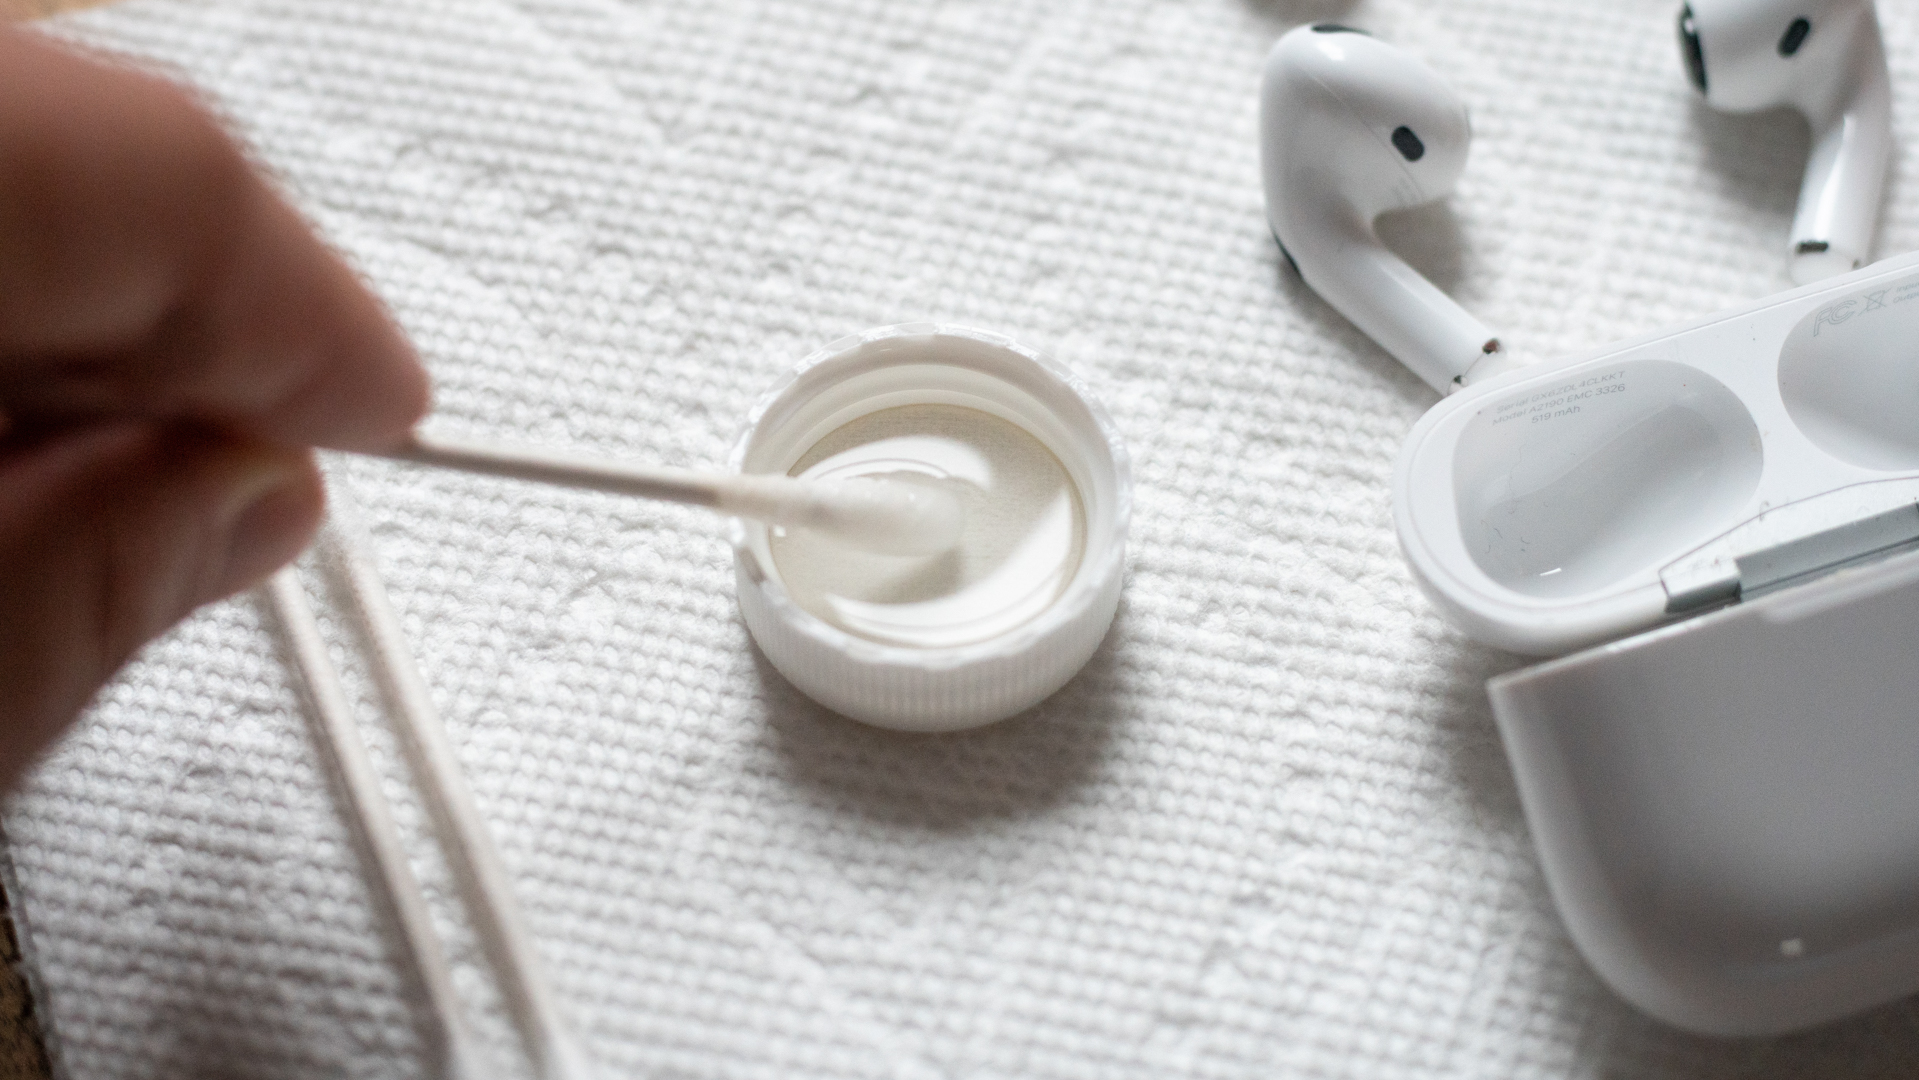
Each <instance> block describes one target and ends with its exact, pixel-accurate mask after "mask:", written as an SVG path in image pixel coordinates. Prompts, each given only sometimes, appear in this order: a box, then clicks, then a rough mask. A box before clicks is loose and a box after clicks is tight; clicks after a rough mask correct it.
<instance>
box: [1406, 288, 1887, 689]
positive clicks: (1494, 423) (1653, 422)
mask: <svg viewBox="0 0 1919 1080" xmlns="http://www.w3.org/2000/svg"><path fill="white" fill-rule="evenodd" d="M1916 271H1919V255H1909V256H1904V257H1901V258H1898V259H1894V260H1888V261H1887V262H1884V263H1880V264H1878V265H1875V266H1872V267H1869V268H1867V269H1865V270H1860V271H1856V272H1854V273H1852V274H1849V275H1847V276H1845V277H1842V278H1836V279H1832V280H1830V281H1828V282H1824V283H1821V284H1819V285H1815V286H1807V287H1804V288H1800V289H1797V290H1795V291H1792V292H1789V293H1784V294H1781V295H1779V296H1775V297H1770V298H1768V299H1766V300H1763V301H1760V302H1758V303H1756V304H1754V305H1752V306H1750V307H1748V308H1745V309H1743V310H1739V311H1735V312H1731V313H1727V314H1722V315H1717V316H1713V317H1710V318H1706V319H1702V320H1700V321H1698V322H1696V323H1693V324H1690V325H1687V326H1683V327H1680V328H1678V329H1675V330H1669V331H1664V332H1660V333H1656V334H1652V335H1648V336H1646V337H1644V338H1640V339H1637V340H1635V341H1630V342H1626V343H1624V344H1620V345H1615V346H1611V347H1608V348H1606V349H1603V350H1600V351H1598V352H1596V353H1593V354H1591V355H1588V356H1585V357H1579V358H1574V359H1571V360H1567V361H1562V362H1557V363H1551V364H1545V365H1538V366H1535V367H1532V368H1528V369H1525V370H1523V371H1519V372H1514V373H1510V374H1507V375H1504V376H1500V377H1498V378H1494V379H1491V380H1488V381H1486V382H1483V383H1480V384H1477V385H1474V386H1471V387H1468V388H1467V389H1465V390H1462V391H1461V392H1459V393H1457V394H1454V395H1452V396H1451V397H1449V398H1447V399H1446V400H1444V401H1442V402H1440V404H1439V405H1438V406H1436V407H1435V408H1434V409H1432V410H1431V411H1430V412H1428V413H1427V414H1426V416H1425V417H1424V418H1422V419H1421V420H1420V422H1419V423H1418V424H1417V425H1416V426H1415V427H1414V429H1413V432H1412V434H1411V435H1410V436H1409V437H1408V439H1407V441H1406V445H1405V447H1404V449H1403V450H1402V451H1401V454H1400V459H1399V463H1398V467H1397V470H1396V472H1395V476H1394V481H1393V499H1394V507H1395V519H1396V523H1397V526H1398V530H1399V537H1400V543H1401V545H1402V546H1403V548H1404V549H1405V552H1406V556H1407V559H1408V561H1409V562H1410V563H1411V565H1412V568H1413V570H1414V573H1415V575H1416V577H1417V578H1418V580H1419V582H1420V584H1421V585H1422V586H1423V587H1424V588H1425V590H1426V592H1427V593H1428V595H1430V596H1431V597H1432V599H1433V601H1434V603H1435V604H1436V605H1437V606H1438V607H1439V608H1440V610H1441V611H1442V612H1444V613H1445V614H1446V615H1447V617H1448V618H1450V619H1451V620H1452V621H1453V622H1454V623H1456V624H1457V625H1458V626H1460V627H1461V628H1462V629H1464V630H1465V631H1466V632H1467V633H1468V634H1470V635H1472V636H1473V637H1475V638H1477V639H1478V640H1481V641H1483V642H1486V643H1488V644H1491V645H1495V646H1498V647H1500V648H1504V649H1509V650H1512V651H1515V652H1521V653H1528V654H1533V655H1556V654H1559V653H1563V652H1567V651H1569V650H1572V649H1575V648H1579V647H1581V646H1584V645H1589V644H1593V643H1596V642H1600V641H1604V640H1607V639H1609V638H1615V637H1619V636H1621V635H1625V634H1629V633H1633V632H1635V631H1638V630H1643V629H1645V628H1647V627H1650V626H1653V625H1655V624H1657V623H1659V622H1661V621H1664V620H1666V619H1669V618H1673V617H1676V613H1683V611H1684V610H1686V608H1687V597H1686V595H1683V594H1685V593H1686V592H1687V591H1688V590H1689V589H1691V588H1692V586H1691V585H1690V584H1687V583H1688V582H1692V581H1694V580H1696V579H1700V578H1701V575H1704V578H1705V579H1710V578H1711V575H1712V573H1713V569H1712V568H1713V567H1714V566H1716V565H1719V564H1721V563H1725V562H1726V561H1727V559H1725V558H1717V556H1716V555H1715V553H1716V552H1718V551H1719V550H1720V549H1719V548H1715V546H1714V545H1715V544H1716V543H1720V544H1721V546H1723V540H1724V538H1726V537H1728V536H1729V535H1733V534H1735V532H1736V531H1737V530H1740V527H1741V526H1742V525H1745V526H1747V528H1746V529H1745V530H1744V532H1745V533H1748V534H1749V533H1752V532H1753V531H1754V529H1755V528H1758V527H1759V526H1763V525H1764V524H1765V521H1766V520H1771V521H1784V520H1787V519H1789V518H1791V517H1793V516H1794V515H1793V513H1792V512H1791V511H1789V510H1788V509H1787V508H1789V507H1800V508H1808V507H1809V508H1812V509H1813V510H1816V511H1817V514H1816V515H1810V516H1817V517H1819V518H1820V519H1821V520H1824V519H1831V520H1832V523H1834V524H1843V520H1844V519H1845V518H1846V516H1847V515H1851V514H1857V515H1861V516H1865V515H1870V514H1873V513H1880V512H1884V511H1885V509H1886V508H1887V505H1891V504H1886V505H1881V504H1882V503H1885V501H1886V499H1892V500H1894V502H1897V501H1898V500H1900V499H1906V500H1908V501H1910V497H1911V496H1910V494H1908V489H1911V490H1914V491H1919V391H1916V390H1915V389H1914V388H1915V387H1919V349H1915V348H1914V347H1913V344H1912V343H1913V342H1914V341H1919V272H1916ZM1834 492H1845V493H1846V494H1843V495H1837V496H1835V495H1833V494H1832V493H1834ZM1815 500H1817V501H1815ZM1842 504H1843V505H1842ZM1762 515H1764V519H1763V520H1762ZM1799 516H1801V517H1808V516H1809V515H1806V514H1801V515H1799ZM1754 522H1757V523H1758V524H1757V525H1748V523H1754ZM1774 531H1777V530H1774ZM1689 553H1696V554H1694V555H1693V557H1691V558H1690V559H1689Z"/></svg>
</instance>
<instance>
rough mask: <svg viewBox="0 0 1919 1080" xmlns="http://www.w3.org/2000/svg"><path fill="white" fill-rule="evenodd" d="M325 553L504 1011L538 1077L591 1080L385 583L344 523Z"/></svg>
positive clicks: (324, 538) (328, 530)
mask: <svg viewBox="0 0 1919 1080" xmlns="http://www.w3.org/2000/svg"><path fill="white" fill-rule="evenodd" d="M321 551H322V554H323V556H324V557H326V558H327V559H329V560H330V561H331V562H332V563H333V565H334V566H335V567H337V568H338V569H339V571H340V572H341V574H342V576H343V577H344V578H345V580H346V584H347V590H348V592H349V593H350V594H351V595H352V598H353V603H354V606H355V607H356V608H358V614H359V616H360V619H361V625H362V627H363V628H364V629H365V631H366V635H367V638H368V641H369V643H370V644H371V645H372V648H373V654H374V666H375V670H376V672H377V677H378V678H379V680H380V683H381V689H382V690H383V691H384V692H385V693H386V695H387V698H388V701H389V703H390V704H391V706H392V708H393V716H394V729H395V731H396V732H397V733H398V735H399V736H400V745H401V747H402V748H403V749H404V750H405V751H406V754H407V757H408V759H409V761H410V762H411V763H412V765H413V771H414V774H415V775H416V776H418V777H419V779H420V783H421V788H422V794H423V795H424V796H425V801H426V804H427V807H428V810H429V812H430V813H431V814H432V817H433V822H434V825H435V826H436V827H437V828H438V830H439V833H440V841H441V844H442V845H443V846H444V847H445V849H446V852H447V861H448V862H449V864H450V865H451V867H452V870H453V876H454V879H455V880H456V881H457V882H458V883H459V886H460V890H461V892H462V894H463V895H464V898H465V900H466V905H467V910H468V912H469V913H470V914H471V915H472V917H473V922H474V927H475V929H476V930H477V931H478V933H479V936H480V941H481V943H482V945H483V946H484V947H485V949H486V951H487V955H488V958H489V959H490V960H491V961H492V964H493V967H494V970H495V972H496V973H497V975H498V977H499V980H500V986H501V989H502V991H503V996H504V997H505V999H506V1004H507V1008H508V1009H509V1010H510V1011H511V1012H512V1014H513V1020H514V1023H515V1024H516V1025H517V1026H518V1027H519V1029H520V1035H521V1038H523V1039H524V1040H526V1044H527V1047H528V1049H529V1052H530V1054H531V1056H532V1058H533V1062H534V1066H535V1069H536V1072H537V1075H538V1076H540V1077H541V1080H586V1078H587V1077H591V1076H593V1075H594V1070H593V1068H592V1066H591V1063H590V1059H589V1058H588V1057H587V1055H586V1051H585V1048H584V1047H583V1046H582V1045H581V1043H580V1041H579V1039H578V1038H577V1036H575V1034H574V1033H573V1030H572V1028H571V1027H570V1026H568V1024H567V1023H566V1022H565V1020H564V1018H563V1016H562V1015H561V1010H560V1006H559V1003H558V1001H556V1000H555V998H554V994H553V991H552V989H551V987H550V985H549V984H548V982H547V980H546V979H545V977H544V976H543V974H542V972H541V970H540V960H539V955H538V953H537V952H536V951H535V950H534V947H533V936H532V934H531V933H529V932H528V930H527V928H526V919H525V917H524V916H523V915H522V914H521V912H520V907H519V904H518V902H517V901H516V900H515V898H514V895H513V883H512V879H511V878H509V877H508V876H507V872H506V868H505V867H504V866H502V865H501V863H500V857H499V855H498V854H497V853H496V851H495V850H494V847H493V843H492V840H491V839H490V837H489V835H488V833H487V831H486V826H485V825H484V824H482V823H481V821H480V814H479V811H478V810H477V809H476V808H475V807H474V805H473V796H472V794H471V793H470V792H469V791H468V790H467V786H466V781H465V779H464V776H463V774H462V773H461V771H460V764H459V759H458V758H457V757H456V756H455V755H454V752H453V746H452V743H451V742H449V741H448V739H447V735H446V728H445V726H444V725H442V724H441V723H440V717H439V714H438V713H437V712H436V711H435V710H434V708H433V700H432V698H431V697H430V696H429V695H428V693H427V687H426V681H425V680H424V679H422V678H421V677H420V671H419V668H418V667H416V666H415V665H414V662H413V655H412V653H411V652H410V651H409V650H408V649H407V646H406V639H405V637H404V636H403V634H402V631H401V628H400V619H399V616H398V614H396V613H395V612H394V610H393V605H392V602H391V601H390V600H388V598H387V594H386V587H385V586H384V585H383V584H382V583H381V581H380V577H379V574H378V572H377V571H375V570H374V568H373V563H372V561H371V560H370V559H369V558H368V557H367V555H366V553H365V552H364V551H362V550H361V549H360V547H359V545H357V544H356V543H354V542H353V540H352V539H351V538H350V537H349V536H348V535H347V532H346V530H345V529H343V528H341V527H340V525H339V524H338V523H336V522H331V521H330V522H328V523H327V525H326V527H325V529H324V531H323V532H322V534H321Z"/></svg>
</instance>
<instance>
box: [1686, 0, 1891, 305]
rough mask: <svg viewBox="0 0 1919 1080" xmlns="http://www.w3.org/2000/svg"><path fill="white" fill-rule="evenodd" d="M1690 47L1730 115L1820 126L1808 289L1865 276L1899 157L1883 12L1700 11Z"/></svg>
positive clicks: (1806, 185)
mask: <svg viewBox="0 0 1919 1080" xmlns="http://www.w3.org/2000/svg"><path fill="white" fill-rule="evenodd" d="M1679 46H1680V52H1681V56H1682V57H1683V59H1684V60H1685V62H1686V71H1687V73H1688V74H1690V75H1691V76H1692V81H1693V85H1694V86H1697V87H1698V88H1699V89H1700V91H1701V92H1702V93H1704V94H1705V95H1706V102H1707V103H1708V104H1710V105H1711V106H1713V107H1714V108H1716V109H1724V110H1726V111H1728V112H1754V111H1757V110H1760V109H1769V108H1775V107H1777V106H1781V105H1790V106H1792V107H1793V108H1795V109H1798V110H1799V111H1800V112H1801V113H1803V114H1805V117H1806V120H1807V122H1808V123H1810V124H1811V125H1812V154H1811V156H1810V157H1809V158H1808V159H1807V161H1806V177H1805V180H1804V181H1802V183H1801V186H1800V189H1799V209H1798V212H1797V213H1796V214H1795V215H1794V217H1793V222H1792V240H1791V251H1792V279H1793V280H1794V281H1796V282H1798V283H1800V284H1801V285H1804V284H1807V283H1809V282H1813V281H1817V280H1819V279H1820V278H1824V277H1830V276H1831V275H1833V274H1843V273H1845V272H1846V271H1848V270H1852V269H1855V268H1857V267H1860V266H1863V265H1865V262H1866V257H1867V255H1868V254H1869V253H1870V252H1871V249H1872V232H1873V225H1874V223H1875V222H1876V221H1877V220H1878V216H1879V195H1880V190H1881V188H1882V187H1883V186H1884V184H1885V179H1886V165H1887V162H1888V161H1889V160H1890V158H1891V155H1892V89H1891V80H1890V79H1889V78H1888V76H1887V74H1886V49H1885V44H1884V43H1883V42H1882V41H1881V40H1880V37H1879V16H1878V13H1877V12H1876V11H1875V10H1874V9H1873V5H1872V0H1692V2H1691V3H1690V4H1688V5H1687V6H1686V7H1685V9H1684V10H1682V11H1681V12H1680V13H1679Z"/></svg>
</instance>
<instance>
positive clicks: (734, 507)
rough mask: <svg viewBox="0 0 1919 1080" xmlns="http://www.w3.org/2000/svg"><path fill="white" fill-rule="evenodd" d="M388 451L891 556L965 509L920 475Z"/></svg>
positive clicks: (958, 524)
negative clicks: (821, 476) (801, 532)
mask: <svg viewBox="0 0 1919 1080" xmlns="http://www.w3.org/2000/svg"><path fill="white" fill-rule="evenodd" d="M383 456H385V457H391V458H397V459H399V460H401V461H411V462H416V463H418V464H421V465H436V466H439V467H440V468H445V469H459V470H461V471H464V472H474V473H484V474H486V475H488V476H509V477H513V478H515V479H519V480H537V481H540V482H542V483H547V484H559V485H562V486H565V487H573V488H585V489H588V490H591V491H608V492H613V493H615V494H620V495H638V496H641V497H642V498H647V499H665V500H667V501H669V502H680V503H692V504H694V505H696V506H710V507H712V508H714V509H715V510H718V511H720V512H721V513H726V514H735V515H738V516H740V517H748V518H753V519H754V520H756V521H764V522H766V523H767V524H769V525H788V526H797V527H800V528H805V529H814V530H817V531H820V532H825V533H829V534H831V535H833V536H834V537H836V538H838V539H839V540H840V541H841V542H843V543H845V544H847V545H848V546H850V547H856V548H859V549H861V550H863V551H874V552H879V553H882V554H887V555H937V554H939V553H940V552H942V551H946V550H948V549H950V548H952V547H953V545H955V544H957V543H958V542H959V538H960V532H961V530H962V529H963V528H964V527H965V511H964V509H963V508H962V506H961V504H960V501H959V499H958V498H957V497H955V496H954V495H953V493H952V492H950V491H948V490H946V489H944V488H942V487H941V486H939V484H938V482H937V481H934V480H932V479H931V478H925V479H924V480H923V481H922V480H921V479H920V478H916V477H904V476H902V477H898V478H879V477H873V478H861V479H854V480H800V479H797V478H795V477H791V476H782V475H779V474H776V473H740V474H734V473H707V472H695V471H693V470H691V469H674V468H667V467H665V466H659V465H637V464H632V463H629V462H624V461H607V460H603V459H596V458H590V457H584V456H581V455H577V454H570V453H564V452H561V451H554V450H539V449H534V448H530V447H509V446H501V445H497V444H493V443H483V442H473V441H469V440H463V439H448V438H443V437H440V436H428V435H421V434H418V433H415V434H414V435H413V437H412V439H411V441H409V442H408V443H407V445H405V446H403V447H401V448H400V449H397V450H393V451H390V452H388V453H386V454H384V455H383Z"/></svg>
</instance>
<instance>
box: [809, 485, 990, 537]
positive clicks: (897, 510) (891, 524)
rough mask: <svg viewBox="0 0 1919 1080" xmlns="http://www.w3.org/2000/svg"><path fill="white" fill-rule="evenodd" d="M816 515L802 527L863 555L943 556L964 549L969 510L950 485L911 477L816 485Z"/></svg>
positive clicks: (814, 486)
mask: <svg viewBox="0 0 1919 1080" xmlns="http://www.w3.org/2000/svg"><path fill="white" fill-rule="evenodd" d="M811 486H812V487H813V488H814V495H815V501H814V504H813V508H812V509H813V513H811V514H808V515H807V518H806V520H804V521H802V522H798V524H801V525H803V526H804V527H806V528H810V529H814V530H816V531H818V532H823V533H826V534H827V535H829V536H832V537H833V538H834V539H836V540H838V541H840V542H841V543H843V544H846V545H847V546H849V547H855V548H858V549H860V550H861V551H870V552H873V553H874V554H878V555H938V554H941V553H943V552H946V551H951V550H952V549H953V548H954V547H956V546H958V544H959V542H960V536H961V534H962V533H964V532H965V531H966V507H965V506H964V504H962V503H961V501H960V499H959V496H958V494H957V493H955V492H954V491H952V490H951V489H950V488H949V487H948V481H944V480H939V479H936V478H934V477H931V476H919V475H916V474H911V473H894V474H890V475H888V476H883V477H881V476H874V477H860V478H856V479H847V480H815V481H812V482H811Z"/></svg>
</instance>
